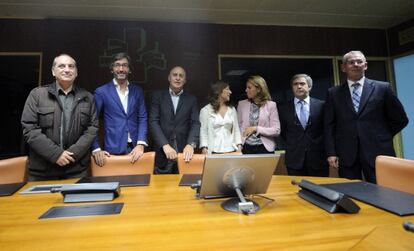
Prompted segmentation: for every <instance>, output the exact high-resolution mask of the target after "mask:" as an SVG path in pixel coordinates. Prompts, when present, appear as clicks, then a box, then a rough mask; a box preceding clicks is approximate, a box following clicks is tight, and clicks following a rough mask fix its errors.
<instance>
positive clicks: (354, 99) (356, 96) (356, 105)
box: [352, 83, 361, 112]
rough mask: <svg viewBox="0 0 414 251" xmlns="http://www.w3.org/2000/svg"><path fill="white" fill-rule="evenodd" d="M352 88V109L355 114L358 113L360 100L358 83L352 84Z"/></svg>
mask: <svg viewBox="0 0 414 251" xmlns="http://www.w3.org/2000/svg"><path fill="white" fill-rule="evenodd" d="M352 87H354V89H353V90H352V104H353V105H354V109H355V111H356V112H358V109H359V101H360V100H361V92H360V87H361V84H360V83H354V84H352Z"/></svg>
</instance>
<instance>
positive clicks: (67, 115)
mask: <svg viewBox="0 0 414 251" xmlns="http://www.w3.org/2000/svg"><path fill="white" fill-rule="evenodd" d="M52 74H53V76H54V77H55V78H56V81H55V82H54V83H52V84H50V85H46V86H40V87H37V88H35V89H33V90H32V91H31V92H30V94H29V96H28V98H27V100H26V103H25V106H24V110H23V114H22V119H21V123H22V126H23V137H24V139H25V141H26V143H27V144H28V145H29V167H28V170H29V180H51V179H65V178H75V177H83V176H86V175H87V173H88V167H89V164H90V147H91V144H92V142H93V140H94V138H95V136H96V134H97V131H98V119H97V116H96V108H95V102H94V99H93V95H92V94H90V93H89V92H87V91H86V90H84V89H82V88H80V87H78V86H75V85H74V81H75V79H76V77H77V75H78V73H77V67H76V62H75V60H74V59H73V58H72V57H70V56H69V55H66V54H62V55H59V56H57V57H56V58H55V59H54V61H53V66H52Z"/></svg>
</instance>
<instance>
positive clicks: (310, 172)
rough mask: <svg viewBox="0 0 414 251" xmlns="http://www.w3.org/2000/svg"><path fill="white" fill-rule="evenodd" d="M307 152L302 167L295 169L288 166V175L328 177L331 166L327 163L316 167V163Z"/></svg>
mask: <svg viewBox="0 0 414 251" xmlns="http://www.w3.org/2000/svg"><path fill="white" fill-rule="evenodd" d="M307 154H308V153H307V152H306V153H305V160H304V162H303V165H302V168H301V169H293V168H290V167H289V166H286V169H287V172H288V175H291V176H316V177H328V176H329V168H328V165H327V163H326V164H324V165H323V166H317V168H315V163H312V162H310V161H309V160H308V157H307Z"/></svg>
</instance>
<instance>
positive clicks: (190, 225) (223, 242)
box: [0, 175, 414, 251]
mask: <svg viewBox="0 0 414 251" xmlns="http://www.w3.org/2000/svg"><path fill="white" fill-rule="evenodd" d="M291 179H292V177H287V176H273V180H272V182H271V185H270V187H269V190H268V193H267V194H266V196H268V197H271V198H273V199H275V202H273V203H271V204H268V205H267V206H265V207H264V208H263V209H262V210H261V211H259V212H258V213H257V214H255V215H249V216H245V215H240V214H234V213H230V212H227V211H224V210H223V209H222V208H221V207H220V203H221V201H222V199H217V200H197V199H195V198H194V191H193V190H191V189H190V188H189V187H179V186H178V183H179V180H180V176H179V175H155V176H154V175H153V176H152V177H151V184H150V186H147V187H123V188H122V191H121V196H120V197H119V198H117V199H115V200H114V201H113V202H124V203H125V205H124V207H123V209H122V212H121V214H118V215H107V216H87V217H73V218H58V219H43V220H39V219H38V218H39V216H41V215H42V214H43V213H45V212H46V211H47V210H48V209H49V208H51V207H53V206H70V205H81V204H85V203H80V204H64V203H63V201H62V196H61V195H60V194H35V195H21V194H18V193H16V194H14V195H13V196H9V197H0V249H1V250H7V251H10V250H161V249H162V250H281V249H283V250H285V249H286V250H289V249H291V250H350V249H353V250H364V247H365V248H366V247H367V245H368V249H365V250H370V249H371V250H376V248H373V246H372V244H370V243H368V244H367V245H365V246H363V245H362V246H361V245H360V244H361V243H363V242H362V241H363V240H364V239H366V238H368V237H369V236H370V234H371V233H372V232H375V230H376V229H377V228H378V229H380V230H382V231H384V229H388V227H390V229H394V230H395V231H398V233H399V234H401V235H404V237H405V238H413V239H412V241H413V242H412V243H413V245H414V234H412V233H408V232H404V230H402V228H401V227H400V226H401V223H402V222H403V221H405V220H411V221H413V220H414V216H409V217H399V216H396V215H393V214H390V213H387V212H385V211H383V210H380V209H377V208H374V207H372V206H369V205H367V204H364V203H361V202H357V204H358V205H359V206H360V207H361V211H360V212H359V213H358V214H354V215H352V214H342V213H341V214H329V213H327V212H325V211H323V210H322V209H319V208H317V207H315V206H314V205H312V204H310V203H308V202H306V201H304V200H302V199H300V198H299V197H298V196H297V194H296V193H297V192H298V187H296V186H293V185H291V184H290V180H291ZM309 180H311V181H313V182H316V183H332V182H340V181H343V180H342V179H335V178H309ZM74 181H76V180H68V181H66V182H69V183H72V182H74ZM45 183H49V184H50V183H53V182H36V183H35V182H31V183H28V184H27V185H26V186H25V187H23V189H26V188H28V187H30V186H31V185H33V184H45ZM54 183H62V182H54ZM259 202H264V201H263V200H260V201H259ZM379 236H380V237H379V238H380V243H378V245H379V246H380V247H382V248H384V247H385V250H398V248H396V247H395V246H394V244H393V242H391V241H388V240H387V239H386V238H387V237H390V236H387V234H385V235H384V237H385V238H383V239H381V238H382V237H381V232H379ZM374 237H375V236H374ZM376 238H378V236H377V237H376ZM397 241H398V240H397ZM374 242H375V238H374ZM374 245H375V244H374ZM387 245H388V246H387ZM358 247H362V249H358Z"/></svg>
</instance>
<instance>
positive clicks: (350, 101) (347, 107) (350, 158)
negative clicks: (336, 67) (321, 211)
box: [324, 51, 408, 183]
mask: <svg viewBox="0 0 414 251" xmlns="http://www.w3.org/2000/svg"><path fill="white" fill-rule="evenodd" d="M367 67H368V64H367V62H366V59H365V56H364V54H362V52H360V51H350V52H348V53H346V54H345V55H344V56H343V59H342V65H341V70H342V72H344V73H345V74H346V76H347V81H346V82H345V83H343V84H342V85H340V86H335V87H332V88H330V89H329V90H328V95H327V100H326V105H325V107H326V109H325V118H324V120H325V128H324V129H325V147H326V151H327V156H328V163H329V165H330V166H332V167H334V168H339V169H338V171H339V176H340V177H343V178H348V179H361V178H362V174H363V176H364V178H365V180H367V181H368V182H372V183H376V178H375V158H376V157H377V156H378V155H389V156H395V152H394V147H393V137H394V135H396V134H397V133H398V132H400V131H401V130H402V129H403V128H404V127H405V126H406V125H407V124H408V118H407V114H406V113H405V111H404V107H403V106H402V104H401V102H400V101H399V100H398V98H397V97H396V96H395V94H394V92H393V91H392V89H391V85H390V83H386V82H381V81H376V80H371V79H368V78H366V77H365V70H366V69H367Z"/></svg>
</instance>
